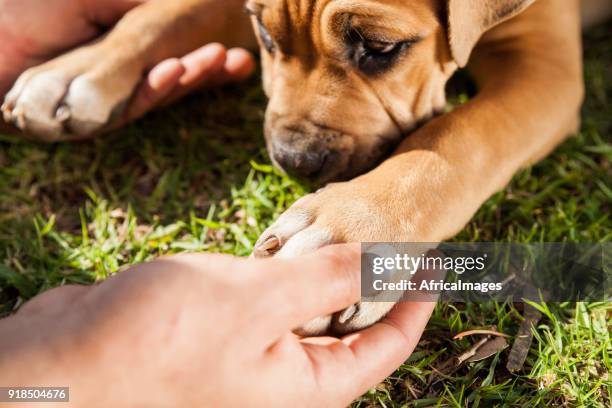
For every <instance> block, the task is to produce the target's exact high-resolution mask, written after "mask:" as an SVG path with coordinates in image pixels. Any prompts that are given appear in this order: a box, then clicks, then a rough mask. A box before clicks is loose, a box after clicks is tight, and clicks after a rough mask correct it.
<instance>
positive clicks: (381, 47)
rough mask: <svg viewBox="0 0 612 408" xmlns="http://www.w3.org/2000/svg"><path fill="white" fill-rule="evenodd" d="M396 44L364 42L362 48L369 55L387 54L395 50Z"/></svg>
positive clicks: (373, 41)
mask: <svg viewBox="0 0 612 408" xmlns="http://www.w3.org/2000/svg"><path fill="white" fill-rule="evenodd" d="M397 47H398V43H393V42H386V41H375V40H364V42H363V48H364V50H365V51H366V52H368V53H369V54H380V55H384V54H389V53H391V52H393V51H395V50H396V48H397Z"/></svg>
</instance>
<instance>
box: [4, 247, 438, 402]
mask: <svg viewBox="0 0 612 408" xmlns="http://www.w3.org/2000/svg"><path fill="white" fill-rule="evenodd" d="M359 296H360V252H359V246H358V245H347V246H334V247H327V248H324V249H322V250H320V251H318V252H316V253H313V254H310V255H306V256H303V257H300V258H296V259H266V260H253V259H239V258H232V257H227V256H219V255H205V254H200V255H195V254H191V255H178V256H173V257H166V258H162V259H159V260H157V261H154V262H151V263H148V264H143V265H138V266H135V267H133V268H131V270H129V271H126V272H123V273H121V274H119V275H117V276H115V277H113V278H111V279H109V280H108V281H106V282H104V283H102V284H100V285H98V286H95V287H76V286H70V287H63V288H59V289H54V290H51V291H49V292H47V293H45V294H43V295H41V296H39V297H38V298H35V299H34V300H33V301H31V302H30V303H28V304H26V305H25V306H24V307H23V308H22V309H21V310H20V312H19V313H18V314H17V315H16V316H13V317H11V318H8V319H5V320H4V321H0V333H2V336H0V339H2V340H0V343H1V344H0V347H2V350H3V351H4V352H5V353H4V354H3V355H5V356H7V355H10V356H11V358H10V360H9V359H7V358H4V359H3V358H2V355H0V373H2V374H0V376H1V378H0V379H1V380H2V381H0V382H1V383H3V384H8V385H18V384H19V385H24V384H26V385H39V384H57V385H62V386H63V385H66V386H70V398H71V401H72V403H73V404H75V405H76V406H88V407H91V406H215V407H217V406H219V407H221V406H244V405H248V406H262V407H263V406H265V407H269V406H283V407H285V406H316V407H319V406H326V407H333V406H345V405H347V404H348V403H350V402H351V401H352V400H353V399H355V398H356V397H358V396H359V395H360V394H361V393H363V392H364V391H366V390H367V389H368V388H369V387H371V386H373V385H375V384H377V383H378V382H380V381H381V380H383V379H384V378H385V377H386V376H387V375H388V374H390V373H391V372H392V371H393V370H394V369H395V368H397V367H398V366H399V365H400V364H401V363H402V362H404V361H405V359H406V358H407V357H408V356H409V355H410V354H411V353H412V351H413V349H414V347H415V346H416V344H417V342H418V340H419V338H420V336H421V333H422V332H423V329H424V327H425V325H426V324H427V321H428V319H429V316H430V314H431V312H432V310H433V307H434V305H435V303H433V302H431V303H408V302H406V303H400V304H398V305H397V306H396V308H395V309H394V310H393V311H392V312H391V313H390V314H389V315H388V316H387V317H386V318H385V319H384V320H383V321H382V322H380V323H378V324H376V325H374V326H372V327H370V328H368V329H366V330H364V331H362V332H360V333H355V334H352V335H349V336H346V337H343V338H342V339H337V338H331V337H319V338H307V339H302V338H299V337H297V336H296V335H294V334H293V333H292V332H291V329H293V328H295V327H298V326H301V325H302V324H303V323H304V322H307V321H309V320H310V319H312V318H313V317H315V316H319V315H324V314H330V313H332V312H334V311H337V310H340V309H342V308H344V307H347V306H348V305H350V304H353V303H355V301H357V300H358V298H359ZM16 365H17V366H16Z"/></svg>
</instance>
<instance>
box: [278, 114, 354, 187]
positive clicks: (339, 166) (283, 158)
mask: <svg viewBox="0 0 612 408" xmlns="http://www.w3.org/2000/svg"><path fill="white" fill-rule="evenodd" d="M267 133H268V147H269V150H270V155H271V157H272V160H273V161H274V162H275V163H276V164H277V165H278V166H279V167H280V168H282V169H283V170H284V171H285V172H286V173H288V174H290V175H291V176H294V177H297V178H302V179H308V180H309V181H312V182H315V183H324V182H327V181H330V180H332V179H336V178H338V177H339V176H340V175H341V174H342V173H344V172H345V171H346V170H347V168H348V167H349V163H350V157H351V155H352V153H353V144H354V143H353V140H352V138H351V137H349V136H347V135H344V134H342V133H341V132H338V131H335V130H331V129H327V128H323V127H320V126H316V125H313V124H310V123H306V124H294V125H289V126H277V127H274V128H272V129H271V130H270V131H269V132H267Z"/></svg>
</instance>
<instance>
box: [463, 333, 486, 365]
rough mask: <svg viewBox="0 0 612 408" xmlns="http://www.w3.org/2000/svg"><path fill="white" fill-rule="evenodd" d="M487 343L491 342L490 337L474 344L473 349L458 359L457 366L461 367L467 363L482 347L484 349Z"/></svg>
mask: <svg viewBox="0 0 612 408" xmlns="http://www.w3.org/2000/svg"><path fill="white" fill-rule="evenodd" d="M487 341H489V337H484V338H482V339H480V341H478V343H476V344H474V345H473V346H472V348H470V349H469V350H468V351H466V352H465V353H463V354H462V355H460V356H459V357H457V366H460V365H461V364H463V363H464V362H465V361H467V360H468V359H469V358H470V357H472V356H473V355H475V354H476V352H477V351H478V349H479V348H480V347H482V346H483V345H484V344H485V343H486V342H487Z"/></svg>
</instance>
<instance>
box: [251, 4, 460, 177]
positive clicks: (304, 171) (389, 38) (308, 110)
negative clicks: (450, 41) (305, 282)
mask: <svg viewBox="0 0 612 408" xmlns="http://www.w3.org/2000/svg"><path fill="white" fill-rule="evenodd" d="M443 3H444V2H443V1H442V0H413V1H404V0H380V1H375V0H361V1H355V0H250V1H249V2H248V3H247V10H248V11H249V12H250V13H251V14H252V21H253V25H254V28H255V32H256V33H257V36H258V38H259V41H260V45H261V48H262V62H263V76H264V78H263V82H264V89H265V92H266V94H267V95H268V97H269V99H270V102H269V105H268V108H267V112H266V123H265V134H266V141H267V145H268V150H269V152H270V155H271V157H272V159H273V160H274V162H275V163H276V164H277V165H279V166H280V167H281V168H283V169H284V170H285V171H287V172H288V173H291V174H294V175H297V176H301V177H307V178H310V179H311V180H314V181H316V182H319V183H323V182H327V181H330V180H334V179H347V178H351V177H353V176H356V175H358V174H361V173H363V172H365V171H367V170H369V169H371V168H372V167H374V166H375V165H376V164H377V163H378V162H380V161H381V159H383V158H385V157H386V156H387V155H388V154H389V153H390V152H391V151H392V150H393V148H394V147H395V146H397V144H398V143H399V141H400V140H401V138H402V137H403V136H405V135H406V134H407V133H408V132H410V131H411V130H412V129H413V128H414V127H415V126H416V125H417V124H418V123H420V122H422V121H424V120H427V119H429V118H430V117H431V116H432V115H433V114H434V113H436V112H438V111H440V110H442V109H443V107H444V105H445V96H444V85H445V83H446V81H447V80H448V78H449V76H450V75H451V74H452V71H453V70H454V69H455V67H456V65H455V64H454V63H453V62H452V58H451V57H450V55H449V51H448V45H447V41H446V35H445V31H444V25H443V24H442V18H443V17H442V10H443V9H444V4H443Z"/></svg>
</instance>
